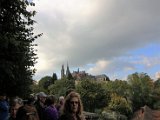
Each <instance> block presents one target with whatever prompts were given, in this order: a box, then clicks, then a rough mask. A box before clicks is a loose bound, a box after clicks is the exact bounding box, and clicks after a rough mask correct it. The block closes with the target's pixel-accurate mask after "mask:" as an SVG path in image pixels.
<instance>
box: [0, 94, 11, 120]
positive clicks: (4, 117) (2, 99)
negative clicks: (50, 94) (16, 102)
mask: <svg viewBox="0 0 160 120" xmlns="http://www.w3.org/2000/svg"><path fill="white" fill-rule="evenodd" d="M8 117H9V104H8V102H7V100H6V95H5V93H0V120H8Z"/></svg>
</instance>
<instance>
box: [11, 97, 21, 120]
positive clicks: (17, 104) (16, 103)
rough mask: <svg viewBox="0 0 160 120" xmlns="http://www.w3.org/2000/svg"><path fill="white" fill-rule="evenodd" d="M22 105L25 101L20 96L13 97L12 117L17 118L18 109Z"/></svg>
mask: <svg viewBox="0 0 160 120" xmlns="http://www.w3.org/2000/svg"><path fill="white" fill-rule="evenodd" d="M22 105H23V102H22V99H20V98H18V99H17V98H16V99H13V100H12V101H11V106H10V116H11V117H12V118H16V114H17V111H18V109H19V108H20V107H21V106H22Z"/></svg>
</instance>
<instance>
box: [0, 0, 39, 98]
mask: <svg viewBox="0 0 160 120" xmlns="http://www.w3.org/2000/svg"><path fill="white" fill-rule="evenodd" d="M29 5H30V6H34V3H32V2H28V1H27V0H1V6H0V18H1V19H0V28H1V29H0V88H1V91H4V92H6V93H7V95H8V96H17V95H18V96H21V97H23V96H26V95H28V94H29V93H30V92H31V91H30V85H31V84H32V76H33V74H34V73H35V69H34V64H35V63H36V59H37V57H36V53H35V49H34V46H35V44H33V42H34V40H35V39H37V38H38V37H40V36H41V34H39V35H34V33H33V29H34V28H33V27H32V26H33V24H34V23H35V21H34V20H33V19H32V17H33V16H34V15H35V13H36V11H28V10H27V7H28V6H29Z"/></svg>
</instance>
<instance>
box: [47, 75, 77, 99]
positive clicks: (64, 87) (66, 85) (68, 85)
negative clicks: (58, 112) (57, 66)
mask: <svg viewBox="0 0 160 120" xmlns="http://www.w3.org/2000/svg"><path fill="white" fill-rule="evenodd" d="M48 89H49V93H50V94H53V95H56V96H58V97H59V96H65V95H66V92H67V91H68V90H69V89H75V81H74V80H68V79H66V78H63V79H61V80H56V81H55V83H54V84H52V85H50V86H49V87H48Z"/></svg>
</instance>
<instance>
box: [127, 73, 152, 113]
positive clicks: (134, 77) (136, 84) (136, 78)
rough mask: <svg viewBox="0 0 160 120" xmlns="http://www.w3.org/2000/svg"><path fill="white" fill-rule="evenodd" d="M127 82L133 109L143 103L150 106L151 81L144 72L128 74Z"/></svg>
mask: <svg viewBox="0 0 160 120" xmlns="http://www.w3.org/2000/svg"><path fill="white" fill-rule="evenodd" d="M128 83H129V84H130V86H131V92H130V94H131V100H132V102H133V110H136V109H139V108H140V107H143V106H144V105H148V106H149V107H152V103H153V102H152V100H153V99H152V97H151V96H152V93H153V81H152V79H151V78H150V77H149V76H148V75H147V74H146V73H133V74H131V75H129V76H128Z"/></svg>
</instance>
